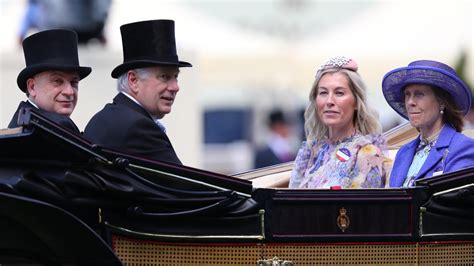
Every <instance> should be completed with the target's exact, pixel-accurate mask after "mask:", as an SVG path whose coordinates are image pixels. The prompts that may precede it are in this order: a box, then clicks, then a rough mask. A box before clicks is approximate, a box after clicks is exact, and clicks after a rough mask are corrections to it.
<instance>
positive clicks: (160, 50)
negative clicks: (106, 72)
mask: <svg viewBox="0 0 474 266" xmlns="http://www.w3.org/2000/svg"><path fill="white" fill-rule="evenodd" d="M120 32H121V34H122V46H123V64H121V65H119V66H117V67H116V68H115V69H114V70H113V71H112V77H113V78H118V77H119V76H120V75H121V74H123V73H125V72H127V71H128V70H130V69H135V68H142V67H150V66H157V65H163V66H178V67H191V66H192V65H191V64H190V63H188V62H182V61H179V59H178V55H177V54H176V42H175V37H174V21H173V20H161V19H160V20H148V21H140V22H135V23H130V24H125V25H122V26H121V27H120Z"/></svg>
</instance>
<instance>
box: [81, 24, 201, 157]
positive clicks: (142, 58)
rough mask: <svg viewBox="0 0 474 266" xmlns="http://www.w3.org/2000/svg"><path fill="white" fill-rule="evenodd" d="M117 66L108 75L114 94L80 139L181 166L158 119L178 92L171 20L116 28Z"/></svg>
mask: <svg viewBox="0 0 474 266" xmlns="http://www.w3.org/2000/svg"><path fill="white" fill-rule="evenodd" d="M120 31H121V34H122V45H123V57H124V62H123V64H121V65H119V66H117V67H116V68H115V69H114V70H113V71H112V77H113V78H118V82H117V89H118V91H119V93H118V95H117V96H116V97H115V98H114V99H113V102H112V103H109V104H107V105H105V107H104V108H103V109H102V110H101V111H99V112H98V113H97V114H95V115H94V117H92V119H91V120H90V121H89V123H88V124H87V126H86V129H85V130H84V137H85V138H87V139H88V140H90V141H91V142H93V143H96V144H99V145H102V146H105V147H109V148H115V149H119V150H121V151H126V152H131V153H134V154H137V155H143V156H146V157H148V158H151V159H155V160H160V161H166V162H171V163H175V164H181V161H180V160H179V159H178V156H177V155H176V153H175V151H174V149H173V146H172V145H171V142H170V140H169V139H168V137H167V135H166V132H165V129H164V127H163V125H162V124H161V123H160V121H159V119H161V118H163V117H164V116H165V115H166V114H168V113H170V112H171V107H172V105H173V102H174V100H175V98H176V94H177V93H178V91H179V86H178V80H177V78H178V74H179V67H191V66H192V65H191V64H190V63H187V62H182V61H179V59H178V56H177V54H176V43H175V35H174V21H172V20H151V21H141V22H135V23H131V24H125V25H122V26H121V27H120Z"/></svg>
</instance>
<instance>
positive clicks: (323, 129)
mask: <svg viewBox="0 0 474 266" xmlns="http://www.w3.org/2000/svg"><path fill="white" fill-rule="evenodd" d="M337 72H339V73H342V74H344V76H346V77H347V81H348V83H349V87H350V89H351V91H352V94H354V97H355V99H356V106H357V109H356V110H355V113H354V118H353V123H354V126H355V128H356V130H357V131H358V132H360V133H361V134H363V135H367V134H373V133H381V131H382V127H381V125H380V123H379V121H378V114H377V112H376V111H375V110H374V109H372V108H370V107H369V106H368V105H367V95H366V91H367V87H366V85H365V83H364V82H363V81H362V78H361V77H360V75H359V73H357V72H356V71H353V70H349V69H345V68H340V67H339V68H335V67H329V68H322V69H320V70H318V72H317V73H316V79H315V81H314V83H313V86H312V88H311V92H310V94H309V104H308V106H307V107H306V111H305V113H304V118H305V123H304V128H305V133H306V139H307V140H317V139H323V138H327V137H328V132H329V130H328V127H327V126H326V125H324V123H322V121H321V120H320V119H319V116H318V110H317V105H316V97H317V95H318V85H319V81H320V80H321V78H322V77H323V76H324V75H325V74H328V73H332V74H333V73H337Z"/></svg>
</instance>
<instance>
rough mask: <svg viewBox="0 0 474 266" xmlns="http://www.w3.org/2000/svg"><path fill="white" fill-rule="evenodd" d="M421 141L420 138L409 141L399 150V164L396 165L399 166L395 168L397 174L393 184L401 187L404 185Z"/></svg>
mask: <svg viewBox="0 0 474 266" xmlns="http://www.w3.org/2000/svg"><path fill="white" fill-rule="evenodd" d="M419 142H420V138H416V139H414V140H412V141H411V142H409V143H408V144H407V146H406V148H404V149H400V150H399V151H398V152H400V155H398V158H399V159H398V160H397V165H396V166H394V167H397V169H396V170H395V171H396V175H395V176H394V177H395V180H394V181H393V185H392V186H395V187H401V186H402V185H403V182H404V181H405V178H406V176H407V174H408V169H409V168H410V165H411V162H412V161H413V157H414V156H415V151H416V147H417V146H418V143H419Z"/></svg>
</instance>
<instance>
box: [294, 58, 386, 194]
mask: <svg viewBox="0 0 474 266" xmlns="http://www.w3.org/2000/svg"><path fill="white" fill-rule="evenodd" d="M357 69H358V66H357V63H356V62H355V61H354V60H352V59H349V58H346V57H342V56H339V57H334V58H331V59H330V60H329V61H328V62H326V63H324V64H323V65H322V66H321V67H320V68H319V70H318V71H317V73H316V80H315V82H314V85H313V87H312V89H311V93H310V96H309V101H310V102H309V105H308V107H307V108H306V112H305V132H306V137H307V141H305V142H303V144H302V146H301V148H300V150H299V151H298V155H297V156H296V160H295V163H294V168H293V171H292V173H291V179H290V185H289V186H290V188H332V187H337V188H339V187H340V188H381V187H385V186H386V183H387V180H386V179H387V171H386V167H385V165H386V162H387V161H386V159H385V158H386V153H387V150H386V141H385V140H384V138H382V136H381V135H380V134H379V133H380V132H381V127H380V124H379V122H378V119H377V115H376V113H375V112H374V111H372V110H371V109H370V108H369V106H368V105H367V103H366V86H365V84H364V82H363V81H362V79H361V77H360V75H359V73H357Z"/></svg>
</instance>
